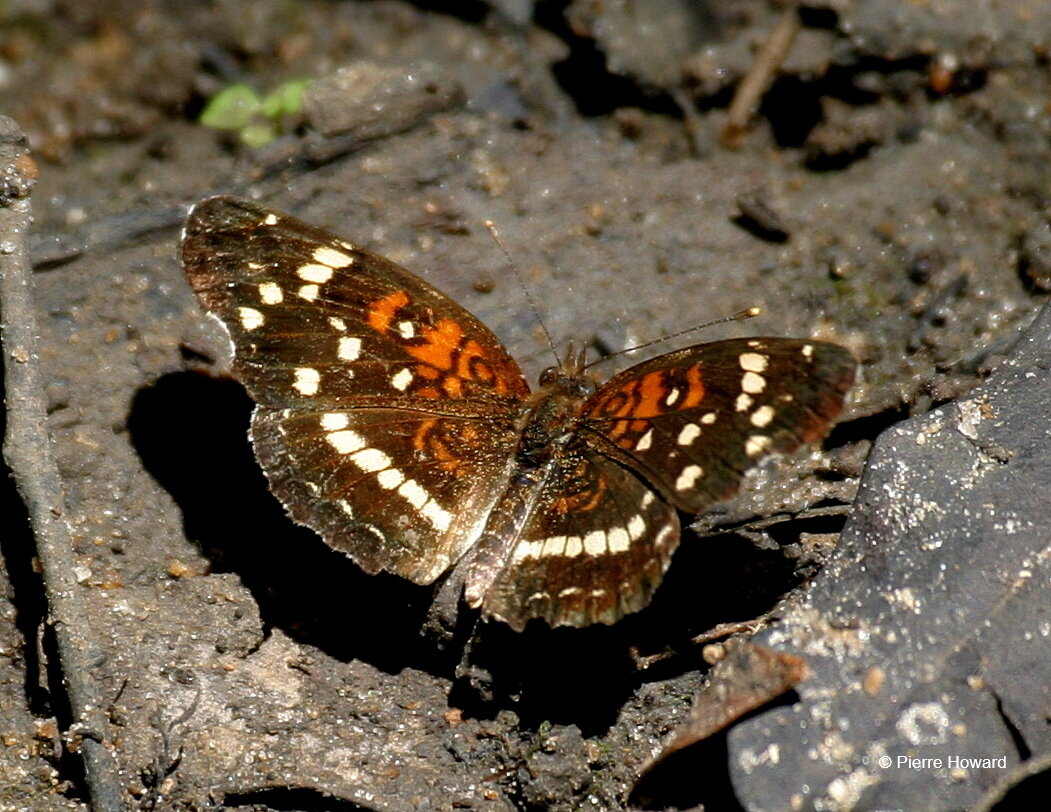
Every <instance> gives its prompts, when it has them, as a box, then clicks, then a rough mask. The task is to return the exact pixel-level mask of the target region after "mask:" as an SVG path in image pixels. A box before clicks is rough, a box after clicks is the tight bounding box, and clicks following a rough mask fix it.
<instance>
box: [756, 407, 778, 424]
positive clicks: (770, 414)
mask: <svg viewBox="0 0 1051 812" xmlns="http://www.w3.org/2000/svg"><path fill="white" fill-rule="evenodd" d="M775 414H776V412H775V411H774V407H773V406H760V407H759V408H758V409H756V410H755V411H754V412H752V425H753V426H755V427H756V428H758V429H761V428H765V427H766V426H769V425H770V421H771V420H773V419H774V415H775Z"/></svg>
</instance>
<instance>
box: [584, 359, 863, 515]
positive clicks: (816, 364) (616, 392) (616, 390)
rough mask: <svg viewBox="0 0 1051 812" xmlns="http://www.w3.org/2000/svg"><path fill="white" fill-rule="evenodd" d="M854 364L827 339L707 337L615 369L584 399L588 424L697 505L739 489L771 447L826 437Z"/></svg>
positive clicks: (667, 488)
mask: <svg viewBox="0 0 1051 812" xmlns="http://www.w3.org/2000/svg"><path fill="white" fill-rule="evenodd" d="M854 374H855V362H854V359H853V358H852V357H851V356H850V354H849V353H848V352H847V351H846V350H844V349H843V348H842V347H839V346H837V345H835V344H829V343H827V342H821V341H807V340H797V339H786V338H752V339H730V340H726V341H714V342H711V343H708V344H698V345H696V346H693V347H687V348H686V349H683V350H679V351H677V352H671V353H668V354H666V355H661V356H658V357H657V358H654V359H652V360H649V361H645V362H643V363H641V364H637V365H636V366H633V367H631V368H629V369H627V370H625V371H624V372H621V373H619V374H617V375H615V376H614V377H613V378H611V379H610V380H609V381H608V382H607V383H606V384H605V385H603V386H602V387H601V388H600V389H599V390H598V391H597V392H596V393H595V394H594V395H592V396H591V398H590V399H589V400H588V401H587V403H585V404H584V415H585V428H584V434H585V435H586V436H587V439H588V441H589V442H590V443H591V444H592V445H593V446H594V447H595V448H596V449H597V450H600V451H602V452H604V453H607V454H609V455H610V456H612V457H614V458H616V459H620V460H623V461H624V462H625V463H626V464H628V465H630V466H631V467H633V468H635V469H636V470H638V471H639V472H640V473H642V474H643V475H644V476H645V477H646V479H647V480H648V481H649V482H650V483H652V484H653V485H654V486H655V487H657V488H658V489H659V490H660V491H661V493H662V494H663V495H664V496H665V498H667V499H668V501H670V502H671V503H672V504H673V505H675V506H676V507H678V508H679V509H681V510H684V511H687V512H690V513H697V512H699V511H701V510H703V509H704V508H706V507H708V506H709V505H711V504H712V503H713V502H716V501H718V500H719V499H724V498H726V497H727V496H729V495H730V494H732V493H733V492H734V491H735V490H736V489H737V488H738V486H739V485H740V482H741V478H742V477H743V475H744V473H745V472H746V471H747V470H748V469H749V468H751V467H752V466H753V465H755V464H756V462H758V461H759V460H760V459H761V458H762V457H764V456H766V455H767V454H768V453H772V452H789V451H792V450H794V449H796V448H798V447H799V446H800V445H801V444H803V443H807V442H813V441H814V440H817V439H820V438H821V437H823V436H824V435H825V434H826V433H827V432H828V429H829V426H830V424H831V420H832V419H833V418H834V417H835V416H836V415H837V414H838V413H839V412H840V410H841V409H842V408H843V401H844V398H845V396H846V393H847V391H848V390H849V389H850V387H851V385H852V384H853V382H854Z"/></svg>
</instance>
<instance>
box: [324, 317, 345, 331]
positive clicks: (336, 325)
mask: <svg viewBox="0 0 1051 812" xmlns="http://www.w3.org/2000/svg"><path fill="white" fill-rule="evenodd" d="M328 323H329V324H331V325H332V328H333V329H334V330H339V331H340V332H341V333H345V332H347V323H346V322H345V321H343V319H340V318H337V317H336V316H329V317H328Z"/></svg>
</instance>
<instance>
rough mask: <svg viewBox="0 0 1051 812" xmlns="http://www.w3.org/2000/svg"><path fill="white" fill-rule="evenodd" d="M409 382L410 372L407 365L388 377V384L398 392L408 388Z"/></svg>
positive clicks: (410, 381) (410, 380)
mask: <svg viewBox="0 0 1051 812" xmlns="http://www.w3.org/2000/svg"><path fill="white" fill-rule="evenodd" d="M410 383H412V373H411V372H410V371H409V368H408V367H402V368H401V369H400V370H398V372H396V373H395V374H394V375H393V376H392V377H391V379H390V385H391V386H393V387H394V388H395V389H397V390H398V391H399V392H404V391H405V390H406V389H408V388H409V384H410Z"/></svg>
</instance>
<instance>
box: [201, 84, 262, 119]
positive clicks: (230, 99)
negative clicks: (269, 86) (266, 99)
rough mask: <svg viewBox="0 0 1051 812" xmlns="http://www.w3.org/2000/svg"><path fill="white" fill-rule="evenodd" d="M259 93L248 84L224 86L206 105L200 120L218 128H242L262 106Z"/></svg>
mask: <svg viewBox="0 0 1051 812" xmlns="http://www.w3.org/2000/svg"><path fill="white" fill-rule="evenodd" d="M262 105H263V103H262V101H261V100H260V98H259V94H258V93H256V92H255V91H254V90H252V88H250V87H249V86H248V85H230V86H229V87H226V88H223V89H222V90H220V91H219V92H218V93H216V94H215V95H214V96H212V98H211V99H209V101H208V104H206V105H205V107H204V110H202V111H201V117H200V119H199V121H200V122H201V124H203V125H204V126H205V127H211V128H213V129H216V130H240V129H241V128H242V127H246V126H247V125H248V123H249V122H250V121H251V120H252V117H253V116H255V115H256V114H257V113H259V111H260V109H261V108H262Z"/></svg>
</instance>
